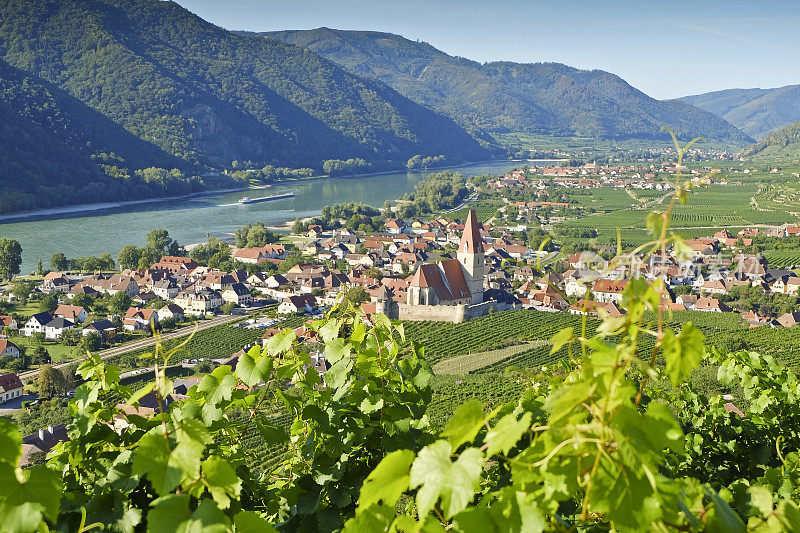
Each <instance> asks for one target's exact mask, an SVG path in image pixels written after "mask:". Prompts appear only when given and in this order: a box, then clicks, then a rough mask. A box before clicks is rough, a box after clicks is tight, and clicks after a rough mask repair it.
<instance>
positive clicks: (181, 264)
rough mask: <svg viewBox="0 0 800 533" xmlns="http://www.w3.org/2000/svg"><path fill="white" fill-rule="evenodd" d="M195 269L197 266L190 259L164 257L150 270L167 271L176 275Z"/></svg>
mask: <svg viewBox="0 0 800 533" xmlns="http://www.w3.org/2000/svg"><path fill="white" fill-rule="evenodd" d="M197 267H198V264H197V263H195V262H194V261H193V260H192V259H189V258H188V257H180V256H172V255H165V256H164V257H162V258H161V260H160V261H159V262H158V263H155V264H154V265H153V266H152V267H150V268H153V269H158V270H167V271H169V272H171V273H172V274H177V273H178V272H180V271H183V270H185V271H189V270H194V269H195V268H197Z"/></svg>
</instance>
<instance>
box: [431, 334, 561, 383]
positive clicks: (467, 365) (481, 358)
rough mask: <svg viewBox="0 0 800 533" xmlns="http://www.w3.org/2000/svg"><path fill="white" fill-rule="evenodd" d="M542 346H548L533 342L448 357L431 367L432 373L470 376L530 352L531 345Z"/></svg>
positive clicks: (544, 342)
mask: <svg viewBox="0 0 800 533" xmlns="http://www.w3.org/2000/svg"><path fill="white" fill-rule="evenodd" d="M542 344H547V345H548V346H549V343H548V342H547V341H534V342H526V343H524V344H517V345H514V346H508V347H506V348H500V349H498V350H488V351H485V352H477V353H470V354H466V355H458V356H456V357H450V358H447V359H443V360H441V361H439V362H438V363H437V364H436V365H435V366H434V367H433V371H434V372H435V373H436V374H437V375H443V374H471V373H472V372H476V371H479V370H481V369H482V368H484V367H487V366H490V365H493V364H495V363H499V362H501V361H505V360H508V359H509V358H512V357H514V356H516V355H518V354H519V353H521V352H526V351H530V349H531V347H532V346H533V345H542Z"/></svg>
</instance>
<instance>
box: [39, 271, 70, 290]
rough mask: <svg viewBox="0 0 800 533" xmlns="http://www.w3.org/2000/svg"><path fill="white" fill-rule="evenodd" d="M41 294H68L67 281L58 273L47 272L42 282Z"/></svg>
mask: <svg viewBox="0 0 800 533" xmlns="http://www.w3.org/2000/svg"><path fill="white" fill-rule="evenodd" d="M42 292H44V293H48V294H50V293H53V292H69V280H68V279H67V278H66V277H65V276H64V275H63V274H61V273H60V272H48V273H47V275H45V277H44V281H43V282H42Z"/></svg>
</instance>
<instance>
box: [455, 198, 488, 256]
mask: <svg viewBox="0 0 800 533" xmlns="http://www.w3.org/2000/svg"><path fill="white" fill-rule="evenodd" d="M480 228H481V226H480V224H478V217H477V216H475V210H474V209H470V210H469V215H467V223H466V225H465V226H464V234H463V235H461V243H460V244H459V245H458V252H459V253H462V252H463V253H469V254H474V253H483V238H482V237H481V230H480Z"/></svg>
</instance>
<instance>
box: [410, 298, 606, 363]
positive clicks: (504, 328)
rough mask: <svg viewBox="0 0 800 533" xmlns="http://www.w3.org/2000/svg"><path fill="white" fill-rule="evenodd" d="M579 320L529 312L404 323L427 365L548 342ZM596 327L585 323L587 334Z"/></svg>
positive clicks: (576, 325)
mask: <svg viewBox="0 0 800 533" xmlns="http://www.w3.org/2000/svg"><path fill="white" fill-rule="evenodd" d="M581 322H582V317H581V316H580V315H570V314H567V313H546V312H543V311H534V310H530V309H525V310H518V311H503V312H501V313H492V314H489V315H487V316H484V317H481V318H477V319H474V320H470V321H467V322H461V323H460V324H451V323H449V322H405V323H403V327H404V328H405V331H406V336H407V337H408V338H410V339H412V340H415V341H417V342H419V343H420V344H422V345H423V346H424V347H425V356H426V357H427V358H428V361H430V362H431V364H434V365H435V364H437V363H438V362H439V361H442V360H444V359H448V358H451V357H455V356H457V355H465V354H470V353H476V352H485V351H488V350H497V349H500V348H506V347H508V346H511V345H515V344H519V343H520V342H530V341H549V340H550V339H551V338H552V337H553V335H555V334H556V333H558V332H559V331H560V330H562V329H563V328H566V327H570V326H572V327H573V328H575V329H576V330H579V329H580V327H581ZM598 323H599V321H598V320H596V319H588V320H587V325H588V329H589V331H588V334H591V333H592V332H593V331H594V328H595V327H596V325H597V324H598Z"/></svg>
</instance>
